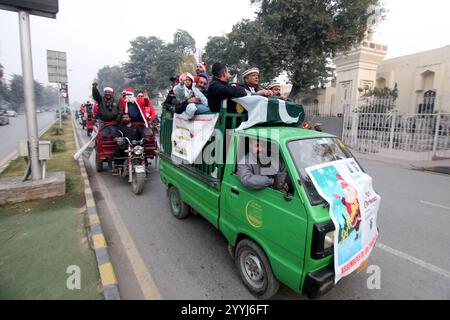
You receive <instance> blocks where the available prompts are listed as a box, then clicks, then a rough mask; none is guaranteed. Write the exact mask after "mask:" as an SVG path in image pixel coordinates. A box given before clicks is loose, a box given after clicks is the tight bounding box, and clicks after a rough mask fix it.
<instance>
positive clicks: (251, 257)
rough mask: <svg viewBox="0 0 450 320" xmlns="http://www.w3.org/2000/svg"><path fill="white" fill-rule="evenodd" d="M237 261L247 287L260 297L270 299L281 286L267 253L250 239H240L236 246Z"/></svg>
mask: <svg viewBox="0 0 450 320" xmlns="http://www.w3.org/2000/svg"><path fill="white" fill-rule="evenodd" d="M235 263H236V267H237V269H238V271H239V275H240V276H241V279H242V281H243V282H244V284H245V286H246V287H247V289H248V290H249V291H250V292H251V293H252V294H253V295H254V296H256V297H257V298H259V299H269V298H271V297H272V296H274V295H275V294H276V293H277V292H278V289H279V288H280V282H279V281H278V280H277V279H276V278H275V276H274V275H273V272H272V268H271V266H270V263H269V259H267V256H266V254H265V253H264V251H263V250H262V249H261V247H260V246H259V245H257V244H256V243H255V242H253V241H252V240H250V239H244V240H242V241H240V242H239V243H238V245H237V247H236V253H235Z"/></svg>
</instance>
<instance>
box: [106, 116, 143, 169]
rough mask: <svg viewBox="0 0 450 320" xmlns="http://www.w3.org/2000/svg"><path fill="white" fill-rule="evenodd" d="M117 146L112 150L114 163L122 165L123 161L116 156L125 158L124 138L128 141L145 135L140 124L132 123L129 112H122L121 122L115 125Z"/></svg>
mask: <svg viewBox="0 0 450 320" xmlns="http://www.w3.org/2000/svg"><path fill="white" fill-rule="evenodd" d="M115 136H116V138H115V140H116V142H117V146H116V149H115V150H114V154H113V157H114V163H115V164H116V165H122V164H123V161H121V159H117V158H125V157H126V154H125V149H126V143H127V141H126V139H125V138H128V140H130V142H132V141H133V140H134V141H140V140H142V139H143V138H144V137H145V133H144V129H143V128H142V126H139V125H137V124H134V123H132V121H131V115H130V114H129V113H124V114H122V117H121V124H120V125H119V126H118V127H117V132H116V134H115Z"/></svg>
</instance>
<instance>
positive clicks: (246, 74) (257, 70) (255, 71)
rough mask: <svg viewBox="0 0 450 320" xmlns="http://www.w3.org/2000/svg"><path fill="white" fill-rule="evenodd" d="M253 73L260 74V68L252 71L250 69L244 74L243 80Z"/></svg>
mask: <svg viewBox="0 0 450 320" xmlns="http://www.w3.org/2000/svg"><path fill="white" fill-rule="evenodd" d="M252 73H257V74H259V69H258V68H251V69H248V70H246V71H244V73H243V74H242V79H245V77H246V76H248V75H250V74H252Z"/></svg>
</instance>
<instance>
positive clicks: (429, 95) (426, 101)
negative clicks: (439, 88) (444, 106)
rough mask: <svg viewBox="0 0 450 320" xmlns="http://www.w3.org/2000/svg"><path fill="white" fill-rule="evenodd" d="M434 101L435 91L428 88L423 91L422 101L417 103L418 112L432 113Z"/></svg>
mask: <svg viewBox="0 0 450 320" xmlns="http://www.w3.org/2000/svg"><path fill="white" fill-rule="evenodd" d="M435 102H436V91H433V90H429V91H427V92H425V93H424V95H423V100H422V103H421V104H419V113H420V114H432V113H434V104H435Z"/></svg>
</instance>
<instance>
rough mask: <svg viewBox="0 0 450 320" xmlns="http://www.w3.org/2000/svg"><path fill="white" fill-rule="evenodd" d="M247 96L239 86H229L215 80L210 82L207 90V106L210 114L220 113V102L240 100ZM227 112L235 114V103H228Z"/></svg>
mask: <svg viewBox="0 0 450 320" xmlns="http://www.w3.org/2000/svg"><path fill="white" fill-rule="evenodd" d="M246 95H247V92H245V89H244V88H243V87H240V86H236V87H234V86H231V85H229V84H228V83H226V82H223V81H220V80H219V79H217V78H214V80H213V81H212V82H211V84H210V85H209V88H208V105H209V109H210V110H211V112H220V108H221V106H222V101H223V100H226V99H232V98H242V97H245V96H246ZM227 109H228V112H230V113H236V103H235V102H233V101H228V105H227Z"/></svg>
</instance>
